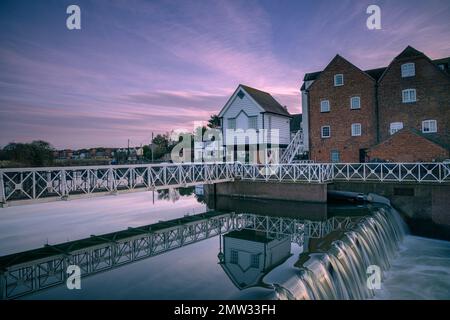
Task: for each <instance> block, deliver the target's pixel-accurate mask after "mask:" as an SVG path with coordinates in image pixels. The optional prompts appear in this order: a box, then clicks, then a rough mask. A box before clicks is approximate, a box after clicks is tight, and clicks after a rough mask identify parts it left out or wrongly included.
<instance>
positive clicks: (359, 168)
mask: <svg viewBox="0 0 450 320" xmlns="http://www.w3.org/2000/svg"><path fill="white" fill-rule="evenodd" d="M333 180H345V181H380V182H438V183H442V182H450V164H448V163H442V162H430V163H337V164H333Z"/></svg>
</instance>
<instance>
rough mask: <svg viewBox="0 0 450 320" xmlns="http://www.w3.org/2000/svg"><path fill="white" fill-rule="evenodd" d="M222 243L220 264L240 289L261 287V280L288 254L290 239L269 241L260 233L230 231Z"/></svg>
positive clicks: (222, 238)
mask: <svg viewBox="0 0 450 320" xmlns="http://www.w3.org/2000/svg"><path fill="white" fill-rule="evenodd" d="M221 243H223V246H222V245H221V248H220V249H221V250H220V252H219V255H218V257H219V263H220V265H221V266H222V268H223V270H224V272H225V273H226V274H227V276H228V277H229V278H230V280H231V281H232V282H233V284H234V285H235V286H236V287H237V288H239V289H240V290H242V289H247V288H249V287H253V286H258V285H259V286H264V284H263V283H262V281H261V280H262V278H263V277H264V276H265V275H266V274H267V273H268V272H269V271H271V270H272V269H273V268H275V267H276V266H278V265H280V264H281V263H283V262H284V261H286V259H287V258H289V256H290V255H291V239H290V237H288V236H284V237H279V238H269V237H268V236H267V233H263V232H260V231H254V230H247V229H245V230H236V231H232V232H229V233H227V234H225V235H223V236H221Z"/></svg>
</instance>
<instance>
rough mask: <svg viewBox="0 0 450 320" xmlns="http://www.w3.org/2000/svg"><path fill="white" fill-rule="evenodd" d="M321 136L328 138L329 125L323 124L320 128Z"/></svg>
mask: <svg viewBox="0 0 450 320" xmlns="http://www.w3.org/2000/svg"><path fill="white" fill-rule="evenodd" d="M320 131H321V136H322V138H329V137H330V136H331V129H330V126H323V127H321V128H320Z"/></svg>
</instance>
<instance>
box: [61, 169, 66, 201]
mask: <svg viewBox="0 0 450 320" xmlns="http://www.w3.org/2000/svg"><path fill="white" fill-rule="evenodd" d="M60 175H61V180H60V187H61V198H62V199H67V196H68V190H67V182H66V170H61V172H60Z"/></svg>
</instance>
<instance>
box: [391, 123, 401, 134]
mask: <svg viewBox="0 0 450 320" xmlns="http://www.w3.org/2000/svg"><path fill="white" fill-rule="evenodd" d="M402 129H403V122H401V121H398V122H391V123H390V124H389V133H390V134H391V135H393V134H394V133H396V132H398V131H400V130H402Z"/></svg>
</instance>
